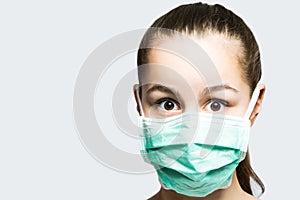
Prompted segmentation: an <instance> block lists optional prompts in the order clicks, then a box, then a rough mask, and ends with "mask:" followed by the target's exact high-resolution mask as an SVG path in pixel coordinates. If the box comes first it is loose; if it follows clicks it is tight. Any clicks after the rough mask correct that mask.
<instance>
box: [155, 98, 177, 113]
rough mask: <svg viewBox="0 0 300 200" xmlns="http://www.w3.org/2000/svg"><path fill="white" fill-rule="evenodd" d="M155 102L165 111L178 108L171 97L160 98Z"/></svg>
mask: <svg viewBox="0 0 300 200" xmlns="http://www.w3.org/2000/svg"><path fill="white" fill-rule="evenodd" d="M156 104H157V105H158V106H159V108H160V109H162V110H165V111H174V110H179V109H180V106H179V105H178V103H177V102H175V101H173V100H171V99H161V100H159V101H157V102H156Z"/></svg>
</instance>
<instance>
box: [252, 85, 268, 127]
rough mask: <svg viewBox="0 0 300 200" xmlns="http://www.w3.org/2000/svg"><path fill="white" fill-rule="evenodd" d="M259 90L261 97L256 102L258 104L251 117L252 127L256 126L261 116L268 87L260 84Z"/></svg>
mask: <svg viewBox="0 0 300 200" xmlns="http://www.w3.org/2000/svg"><path fill="white" fill-rule="evenodd" d="M257 87H258V89H259V95H258V98H257V101H256V104H255V106H254V109H253V111H252V113H251V115H250V118H249V119H250V122H251V126H252V125H253V124H254V122H255V120H256V117H257V115H258V114H259V112H260V110H261V107H262V102H263V100H264V96H265V92H266V86H265V85H264V84H259V85H258V86H257Z"/></svg>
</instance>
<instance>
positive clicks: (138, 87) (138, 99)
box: [136, 86, 145, 117]
mask: <svg viewBox="0 0 300 200" xmlns="http://www.w3.org/2000/svg"><path fill="white" fill-rule="evenodd" d="M140 87H141V86H136V90H137V103H138V106H139V109H140V114H141V117H144V116H145V115H144V111H143V107H142V101H141V97H140Z"/></svg>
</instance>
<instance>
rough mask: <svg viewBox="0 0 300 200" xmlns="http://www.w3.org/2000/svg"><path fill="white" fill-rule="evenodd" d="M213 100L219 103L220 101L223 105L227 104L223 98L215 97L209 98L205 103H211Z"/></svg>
mask: <svg viewBox="0 0 300 200" xmlns="http://www.w3.org/2000/svg"><path fill="white" fill-rule="evenodd" d="M213 101H217V102H220V103H222V104H223V105H224V106H229V103H228V102H227V101H225V100H223V99H217V98H212V99H210V100H209V101H208V102H207V103H206V105H207V104H209V103H211V102H213Z"/></svg>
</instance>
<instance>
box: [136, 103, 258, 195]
mask: <svg viewBox="0 0 300 200" xmlns="http://www.w3.org/2000/svg"><path fill="white" fill-rule="evenodd" d="M255 102H256V99H255ZM251 111H252V109H251ZM247 113H248V112H247ZM142 127H143V141H142V142H143V145H142V150H141V153H142V155H143V158H144V160H145V161H146V162H148V163H150V164H151V165H153V166H154V167H155V169H156V171H157V174H158V176H159V181H160V183H161V184H162V186H163V187H164V188H165V189H171V190H174V191H176V192H177V193H180V194H183V195H186V196H192V197H204V196H207V195H209V194H211V193H212V192H214V191H216V190H218V189H224V188H228V187H229V186H230V185H231V181H232V175H233V172H234V171H235V169H236V167H237V166H238V164H239V163H240V162H241V161H242V160H243V159H244V158H245V155H246V152H247V147H248V142H249V132H250V121H249V119H247V118H240V117H233V116H226V115H217V114H208V113H196V114H189V113H184V114H181V115H178V116H174V117H168V118H164V119H151V118H146V117H142Z"/></svg>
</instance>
